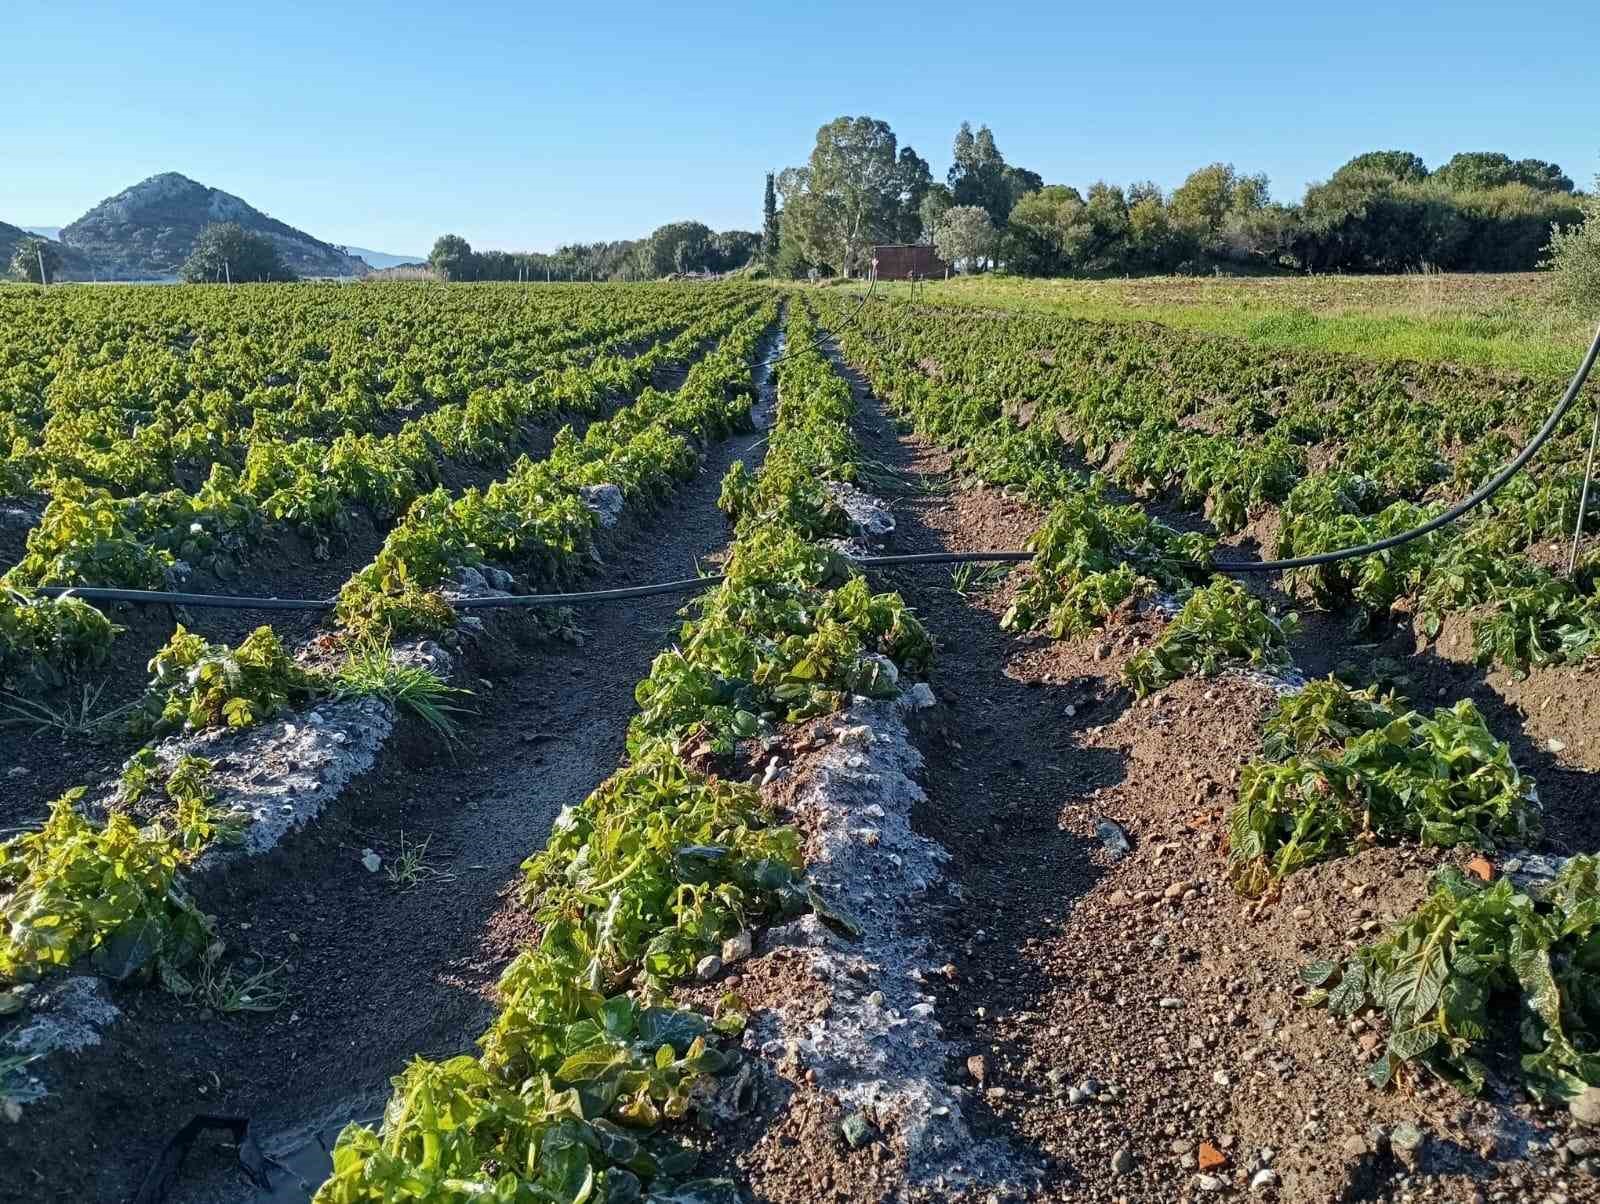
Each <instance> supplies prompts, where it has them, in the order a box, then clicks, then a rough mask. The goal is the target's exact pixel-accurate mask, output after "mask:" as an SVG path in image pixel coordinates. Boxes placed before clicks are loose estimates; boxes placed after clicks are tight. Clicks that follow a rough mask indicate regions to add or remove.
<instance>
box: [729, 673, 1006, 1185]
mask: <svg viewBox="0 0 1600 1204" xmlns="http://www.w3.org/2000/svg"><path fill="white" fill-rule="evenodd" d="M933 705H935V702H934V697H933V694H932V692H931V691H930V690H929V689H928V687H927V685H926V684H924V683H918V684H917V685H915V686H912V687H911V688H910V689H908V690H906V691H904V692H903V693H902V694H901V695H900V697H899V698H898V699H896V700H894V701H890V702H874V701H869V700H867V699H861V698H858V699H857V700H856V701H855V703H854V704H853V705H852V706H851V707H850V709H849V710H848V711H846V712H845V713H844V714H843V715H841V716H840V717H839V724H838V726H837V728H836V729H835V731H834V737H835V742H834V743H833V744H832V745H831V746H830V747H828V748H827V749H826V750H825V751H823V752H822V753H821V754H820V755H819V756H818V757H816V758H815V759H814V760H812V761H811V762H810V763H809V765H808V767H807V771H806V772H807V778H806V780H805V781H804V782H803V784H802V786H801V789H800V790H799V791H797V792H796V794H795V796H794V799H793V802H792V808H793V809H794V810H795V811H796V812H798V813H800V814H801V815H802V816H804V823H805V825H806V827H807V828H808V829H809V830H810V831H811V832H812V833H813V836H812V838H811V840H810V841H809V843H808V846H807V849H806V859H807V862H808V863H809V868H810V873H811V877H812V880H813V882H814V884H815V886H816V889H817V890H818V892H819V893H820V895H821V896H822V898H823V900H824V902H825V903H826V905H827V906H828V907H829V908H830V909H831V910H833V911H836V912H838V913H839V914H841V915H843V916H846V917H848V918H849V919H850V920H851V921H853V922H854V923H855V924H856V925H858V926H859V927H860V928H861V930H862V934H861V937H860V939H859V940H850V939H848V938H846V937H843V936H841V935H839V934H838V933H837V932H835V931H834V930H833V929H831V928H829V927H828V926H827V925H826V924H825V923H824V922H823V921H822V920H821V919H820V918H819V917H818V916H817V915H816V914H811V915H806V916H803V917H801V918H800V919H798V920H796V921H794V922H793V923H790V924H787V925H785V926H783V927H782V928H779V929H775V930H774V931H772V932H771V933H769V934H768V943H769V944H770V945H773V946H777V945H789V946H793V947H795V948H797V949H800V950H803V951H804V955H805V968H806V973H807V975H808V978H809V980H810V981H809V983H808V987H809V988H810V989H809V990H808V991H807V1004H808V1007H807V1011H806V1018H803V1019H802V1018H795V1017H793V1016H791V1015H790V1014H789V1013H788V1012H787V1011H785V1010H784V1009H783V1008H781V1007H780V1008H778V1009H776V1010H774V1011H773V1012H771V1013H768V1014H765V1015H763V1016H761V1017H760V1018H759V1019H758V1021H757V1023H756V1028H755V1039H756V1040H757V1041H758V1042H759V1043H760V1049H761V1052H762V1054H763V1055H764V1056H765V1057H767V1058H768V1059H770V1060H773V1061H779V1060H784V1059H786V1058H793V1057H798V1059H799V1060H800V1061H801V1062H802V1063H803V1064H804V1065H805V1066H806V1067H807V1068H808V1069H811V1070H815V1072H816V1074H817V1079H818V1081H817V1086H818V1088H819V1089H821V1090H824V1091H829V1092H833V1093H835V1094H837V1095H838V1096H839V1098H840V1100H841V1101H842V1102H843V1103H844V1104H845V1106H846V1107H847V1108H850V1109H859V1110H860V1111H861V1112H863V1113H864V1114H865V1116H866V1118H867V1119H868V1120H869V1121H870V1122H871V1123H872V1124H873V1125H874V1126H875V1127H876V1128H877V1129H879V1130H880V1131H882V1130H893V1131H895V1132H898V1133H899V1135H900V1136H901V1138H902V1140H903V1141H904V1143H905V1149H906V1157H907V1166H906V1176H907V1181H908V1183H911V1184H916V1185H919V1186H923V1187H930V1188H933V1189H936V1190H945V1191H954V1190H958V1189H962V1188H969V1187H970V1188H986V1189H996V1188H1006V1187H1012V1186H1015V1185H1016V1184H1017V1183H1018V1181H1019V1180H1020V1179H1021V1178H1023V1177H1024V1176H1026V1175H1028V1173H1029V1172H1027V1171H1024V1170H1023V1169H1022V1168H1021V1167H1020V1166H1019V1165H1018V1163H1017V1161H1016V1159H1015V1158H1014V1157H1013V1156H1012V1155H1011V1154H1010V1153H1009V1152H1008V1151H1007V1150H1006V1149H1004V1148H1003V1147H1001V1146H1000V1145H998V1144H995V1143H993V1142H991V1141H987V1140H983V1141H980V1140H978V1139H977V1138H975V1137H974V1136H973V1133H972V1131H971V1129H970V1128H969V1127H968V1124H967V1120H966V1117H965V1115H964V1108H965V1106H966V1104H967V1101H968V1100H969V1099H970V1093H969V1092H968V1090H967V1089H966V1088H964V1087H961V1086H955V1085H951V1084H947V1083H946V1082H945V1081H944V1080H945V1066H946V1063H947V1061H948V1060H949V1059H950V1058H951V1057H952V1056H953V1055H954V1053H955V1052H956V1050H955V1046H954V1045H952V1044H951V1043H950V1042H948V1041H946V1040H945V1037H944V1032H943V1029H942V1027H941V1026H940V1024H939V1022H938V1021H937V1020H935V1019H934V998H933V996H932V995H931V994H929V993H928V992H926V991H925V990H924V989H923V986H922V983H923V980H924V978H925V977H927V976H928V975H930V974H932V973H934V972H935V971H936V970H937V962H936V961H935V956H934V951H933V950H932V949H931V948H930V946H929V942H928V938H927V936H926V935H925V934H924V931H923V929H924V923H923V920H924V918H925V910H924V904H925V902H926V900H927V897H928V895H929V892H930V891H932V890H934V889H935V888H936V887H937V886H939V884H940V883H941V880H942V877H943V870H942V867H943V866H944V864H945V863H946V862H947V861H948V860H949V857H950V855H949V853H947V852H946V851H945V850H944V848H942V847H941V846H940V845H938V844H937V843H936V842H934V841H932V840H929V839H927V838H926V837H924V836H921V835H919V834H917V833H916V832H914V831H913V830H912V828H911V813H912V809H913V808H914V807H916V806H917V805H918V804H919V803H921V802H923V801H924V799H925V797H926V796H925V795H924V794H923V791H922V788H921V787H920V786H919V785H918V784H917V783H916V782H915V781H914V780H913V778H912V776H911V775H912V774H913V773H914V772H915V771H916V770H917V769H918V768H919V767H920V766H921V764H922V755H921V753H919V752H918V751H917V749H916V748H915V747H914V746H913V745H912V744H911V741H910V737H909V733H908V731H907V727H906V721H905V718H904V716H905V714H906V713H907V712H915V711H918V710H922V709H924V708H927V707H932V706H933ZM816 992H824V993H825V994H826V996H827V1000H828V1003H829V1007H828V1009H827V1012H826V1019H815V1020H813V1019H809V1016H810V1006H809V1005H810V1004H811V1002H812V1000H813V997H814V995H815V993H816Z"/></svg>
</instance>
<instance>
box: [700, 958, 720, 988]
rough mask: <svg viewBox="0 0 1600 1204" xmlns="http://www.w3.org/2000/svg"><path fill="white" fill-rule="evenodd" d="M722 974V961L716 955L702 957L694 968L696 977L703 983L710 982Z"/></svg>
mask: <svg viewBox="0 0 1600 1204" xmlns="http://www.w3.org/2000/svg"><path fill="white" fill-rule="evenodd" d="M721 973H722V959H721V958H720V957H718V956H717V955H716V954H715V953H708V954H706V955H705V956H704V957H702V958H701V959H700V961H699V963H698V964H696V966H695V968H694V976H695V977H696V978H698V979H699V980H700V981H701V982H710V981H711V980H712V979H713V978H715V977H716V976H717V975H718V974H721Z"/></svg>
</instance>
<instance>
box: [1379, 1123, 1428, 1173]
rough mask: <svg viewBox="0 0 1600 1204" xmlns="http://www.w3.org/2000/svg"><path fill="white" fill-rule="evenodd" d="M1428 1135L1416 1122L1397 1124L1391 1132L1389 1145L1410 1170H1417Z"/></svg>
mask: <svg viewBox="0 0 1600 1204" xmlns="http://www.w3.org/2000/svg"><path fill="white" fill-rule="evenodd" d="M1427 1139H1428V1135H1427V1134H1426V1133H1424V1132H1423V1131H1422V1130H1421V1129H1420V1128H1418V1127H1417V1126H1416V1125H1414V1124H1410V1123H1403V1124H1398V1125H1396V1126H1395V1127H1394V1128H1393V1129H1392V1130H1390V1132H1389V1145H1390V1148H1391V1149H1393V1150H1394V1156H1395V1158H1396V1159H1398V1160H1399V1161H1400V1162H1401V1163H1402V1164H1404V1165H1405V1166H1406V1168H1407V1169H1409V1170H1415V1169H1416V1168H1417V1163H1418V1162H1420V1161H1421V1159H1422V1147H1423V1145H1424V1144H1425V1143H1426V1141H1427Z"/></svg>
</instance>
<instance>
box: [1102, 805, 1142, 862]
mask: <svg viewBox="0 0 1600 1204" xmlns="http://www.w3.org/2000/svg"><path fill="white" fill-rule="evenodd" d="M1094 834H1095V835H1096V836H1098V837H1099V838H1100V843H1101V845H1103V846H1104V847H1105V850H1106V852H1107V853H1108V854H1109V855H1110V857H1111V860H1112V861H1121V860H1122V859H1123V858H1124V857H1126V856H1127V855H1128V854H1129V853H1131V852H1132V851H1133V848H1132V846H1131V845H1129V844H1128V834H1127V833H1126V832H1124V831H1123V830H1122V825H1121V824H1119V823H1117V821H1116V820H1114V819H1107V818H1106V817H1105V816H1103V815H1102V816H1100V817H1099V818H1097V819H1096V820H1095V821H1094Z"/></svg>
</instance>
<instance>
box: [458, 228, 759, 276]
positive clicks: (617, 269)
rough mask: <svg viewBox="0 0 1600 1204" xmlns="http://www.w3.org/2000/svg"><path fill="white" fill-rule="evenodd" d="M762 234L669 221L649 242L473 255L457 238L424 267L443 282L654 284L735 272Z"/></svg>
mask: <svg viewBox="0 0 1600 1204" xmlns="http://www.w3.org/2000/svg"><path fill="white" fill-rule="evenodd" d="M760 248H761V235H760V234H757V233H754V232H752V231H749V230H723V231H721V232H717V231H713V230H712V229H711V228H710V227H709V226H707V225H705V224H704V223H703V222H693V221H684V222H668V223H667V224H666V225H664V226H660V227H657V228H656V230H654V231H653V232H652V233H651V234H650V236H649V237H648V238H641V239H624V240H620V241H617V242H595V243H570V244H568V245H567V246H563V247H558V248H557V249H556V250H555V251H553V252H549V253H546V252H541V251H475V250H473V249H472V245H471V244H470V243H469V242H467V240H466V239H464V238H462V237H461V236H460V235H458V234H446V235H444V236H442V237H441V238H439V239H438V241H436V242H435V243H434V244H433V251H432V252H431V253H430V254H429V256H428V266H429V267H430V268H432V269H433V270H434V271H435V272H437V273H439V275H440V276H442V277H443V278H444V279H446V280H547V279H548V280H658V279H660V278H661V277H663V276H671V275H673V274H675V273H676V274H684V275H687V274H690V273H702V272H711V273H719V274H720V273H722V272H732V271H737V270H738V269H739V268H742V267H744V266H745V265H746V264H748V263H750V261H751V260H753V259H754V258H755V257H756V255H757V253H758V252H759V250H760Z"/></svg>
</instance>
